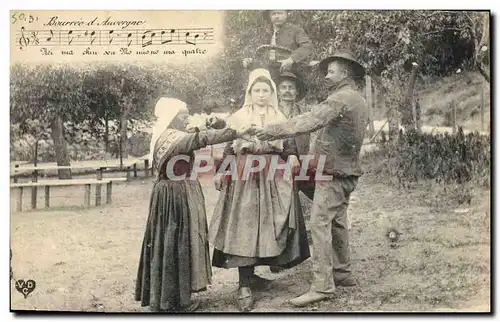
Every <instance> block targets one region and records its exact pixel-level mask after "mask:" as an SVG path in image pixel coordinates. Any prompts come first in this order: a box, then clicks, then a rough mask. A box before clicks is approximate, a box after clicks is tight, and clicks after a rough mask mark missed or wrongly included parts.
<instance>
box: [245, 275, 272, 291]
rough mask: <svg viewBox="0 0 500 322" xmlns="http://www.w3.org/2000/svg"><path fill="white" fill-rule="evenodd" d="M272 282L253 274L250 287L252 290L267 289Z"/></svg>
mask: <svg viewBox="0 0 500 322" xmlns="http://www.w3.org/2000/svg"><path fill="white" fill-rule="evenodd" d="M271 282H272V280H268V279H266V278H263V277H260V276H259V275H256V274H253V275H252V276H251V277H250V283H251V286H252V287H253V288H254V289H267V288H268V287H269V286H270V285H269V284H270V283H271Z"/></svg>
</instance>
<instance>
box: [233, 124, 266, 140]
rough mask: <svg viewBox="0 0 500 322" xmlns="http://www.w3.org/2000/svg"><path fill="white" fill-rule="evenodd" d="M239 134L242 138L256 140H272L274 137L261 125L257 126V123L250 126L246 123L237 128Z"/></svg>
mask: <svg viewBox="0 0 500 322" xmlns="http://www.w3.org/2000/svg"><path fill="white" fill-rule="evenodd" d="M236 133H237V136H238V137H239V138H241V139H244V140H247V141H251V142H256V139H259V140H261V141H268V140H271V139H272V138H273V137H272V136H271V135H269V134H268V133H266V132H265V130H264V129H263V128H261V127H257V126H256V125H255V124H252V125H250V126H248V125H244V126H242V127H240V128H239V129H237V130H236Z"/></svg>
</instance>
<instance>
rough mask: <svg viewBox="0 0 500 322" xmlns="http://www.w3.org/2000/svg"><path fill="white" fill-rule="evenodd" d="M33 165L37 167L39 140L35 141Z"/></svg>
mask: <svg viewBox="0 0 500 322" xmlns="http://www.w3.org/2000/svg"><path fill="white" fill-rule="evenodd" d="M33 150H34V152H33V165H34V166H35V167H36V165H37V163H38V140H36V141H35V148H34V149H33Z"/></svg>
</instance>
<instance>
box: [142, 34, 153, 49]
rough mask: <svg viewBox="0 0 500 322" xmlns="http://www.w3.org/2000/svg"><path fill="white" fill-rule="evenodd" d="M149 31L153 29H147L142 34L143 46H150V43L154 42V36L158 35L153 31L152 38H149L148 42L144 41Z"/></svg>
mask: <svg viewBox="0 0 500 322" xmlns="http://www.w3.org/2000/svg"><path fill="white" fill-rule="evenodd" d="M149 32H152V31H151V30H147V31H145V32H144V34H143V35H142V47H146V46H149V45H152V44H153V37H154V36H155V35H156V34H155V33H154V32H152V33H151V39H150V40H148V41H147V42H146V43H144V39H146V34H147V33H149Z"/></svg>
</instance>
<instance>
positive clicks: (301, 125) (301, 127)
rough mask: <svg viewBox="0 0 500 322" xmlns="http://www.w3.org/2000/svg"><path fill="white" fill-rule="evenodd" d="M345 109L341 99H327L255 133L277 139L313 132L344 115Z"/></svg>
mask: <svg viewBox="0 0 500 322" xmlns="http://www.w3.org/2000/svg"><path fill="white" fill-rule="evenodd" d="M344 110H345V104H343V103H341V102H340V101H336V100H332V99H330V100H326V101H324V102H322V103H320V104H318V105H316V106H313V108H312V109H311V111H310V112H307V113H304V114H300V115H298V116H295V117H293V118H290V119H288V120H286V121H283V122H280V123H275V124H269V125H267V126H265V127H264V128H262V129H256V130H255V134H256V136H257V137H258V138H259V139H261V140H276V139H285V138H289V137H293V136H297V135H300V134H307V133H311V132H314V131H317V130H319V129H320V128H322V127H325V126H326V125H327V124H329V123H330V122H332V121H333V120H335V119H337V118H339V117H342V113H343V112H344Z"/></svg>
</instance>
